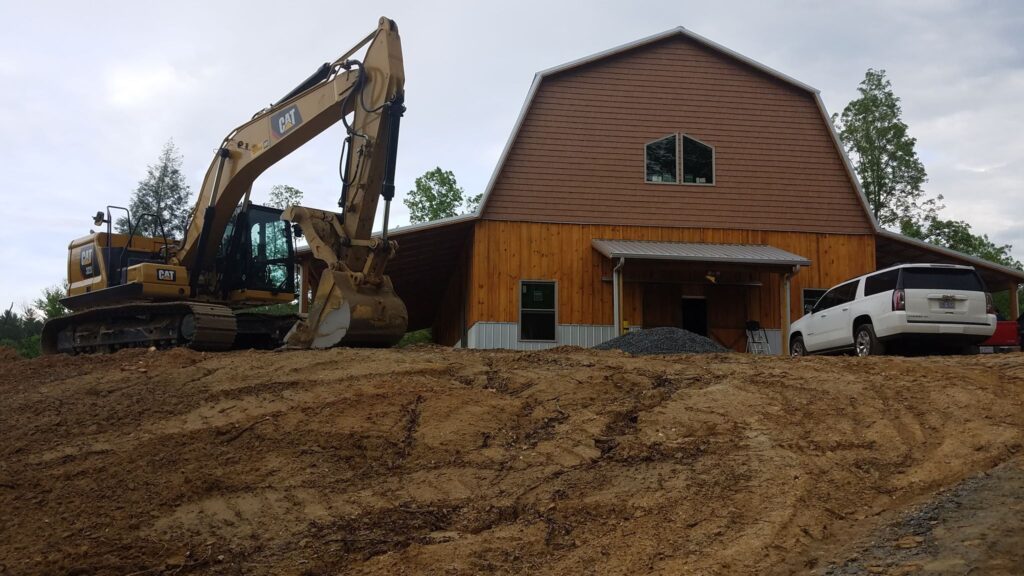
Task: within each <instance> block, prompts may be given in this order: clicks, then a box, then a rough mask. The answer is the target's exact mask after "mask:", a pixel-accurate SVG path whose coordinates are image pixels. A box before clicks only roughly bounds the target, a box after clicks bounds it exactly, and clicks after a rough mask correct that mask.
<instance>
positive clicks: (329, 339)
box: [285, 270, 409, 348]
mask: <svg viewBox="0 0 1024 576" xmlns="http://www.w3.org/2000/svg"><path fill="white" fill-rule="evenodd" d="M408 324H409V315H408V312H407V311H406V308H405V304H404V303H403V302H402V300H401V299H400V298H399V297H398V296H397V295H395V291H394V288H392V286H391V281H390V279H388V278H387V277H385V278H383V281H382V282H381V283H380V284H379V285H376V286H373V285H362V286H358V287H357V286H356V285H355V284H354V283H353V282H352V278H351V275H350V273H349V272H341V271H335V270H325V271H324V273H323V274H322V275H321V277H320V283H319V285H318V286H317V289H316V294H315V295H314V297H313V304H312V306H310V309H309V316H308V317H307V318H306V319H305V320H300V321H298V322H297V323H296V324H295V326H294V327H292V329H291V331H289V332H288V335H287V336H286V337H285V347H287V348H330V347H332V346H383V347H386V346H393V345H395V344H396V343H398V341H399V340H401V339H402V336H404V335H405V329H406V326H408Z"/></svg>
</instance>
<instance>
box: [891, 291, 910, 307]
mask: <svg viewBox="0 0 1024 576" xmlns="http://www.w3.org/2000/svg"><path fill="white" fill-rule="evenodd" d="M892 309H893V311H894V312H895V311H897V310H906V309H907V295H906V294H905V293H904V292H903V289H899V290H893V291H892Z"/></svg>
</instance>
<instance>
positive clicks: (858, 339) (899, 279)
mask: <svg viewBox="0 0 1024 576" xmlns="http://www.w3.org/2000/svg"><path fill="white" fill-rule="evenodd" d="M806 312H808V313H807V314H805V315H804V317H803V318H800V319H799V320H797V321H796V322H794V323H793V325H792V327H791V328H790V348H789V349H790V351H791V352H792V354H793V355H794V356H803V355H805V354H818V353H826V352H840V351H846V350H853V351H854V352H856V353H857V355H858V356H868V355H873V354H884V353H885V349H886V347H887V346H893V347H895V346H896V345H906V346H907V347H918V348H920V347H921V346H922V345H930V346H933V347H941V348H943V349H950V348H958V349H962V350H971V349H972V348H973V347H974V346H976V345H977V344H978V343H979V342H983V341H984V340H986V339H987V338H988V337H990V336H992V333H993V332H995V329H996V316H995V310H994V309H993V306H992V295H991V294H989V293H988V292H986V290H985V283H984V282H982V280H981V277H980V276H978V273H977V272H976V271H975V270H974V268H972V267H970V266H954V265H950V264H903V265H900V266H894V267H892V268H887V269H885V270H880V271H878V272H874V273H872V274H865V275H864V276H861V277H859V278H855V279H853V280H850V281H847V282H844V283H842V284H840V285H839V286H836V287H835V288H832V289H831V290H829V291H828V292H826V293H825V294H824V295H823V296H822V297H821V298H820V299H818V302H817V303H816V304H815V305H814V306H813V307H812V308H811V309H810V310H809V311H806Z"/></svg>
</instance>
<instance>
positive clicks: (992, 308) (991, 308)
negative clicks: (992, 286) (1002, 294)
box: [985, 292, 996, 314]
mask: <svg viewBox="0 0 1024 576" xmlns="http://www.w3.org/2000/svg"><path fill="white" fill-rule="evenodd" d="M995 313H996V304H995V302H993V301H992V293H991V292H985V314H995Z"/></svg>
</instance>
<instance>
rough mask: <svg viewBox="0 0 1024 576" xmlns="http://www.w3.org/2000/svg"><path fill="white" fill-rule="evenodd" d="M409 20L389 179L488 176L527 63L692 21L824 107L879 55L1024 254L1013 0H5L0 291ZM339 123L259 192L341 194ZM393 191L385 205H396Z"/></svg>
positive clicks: (1022, 108) (51, 275)
mask: <svg viewBox="0 0 1024 576" xmlns="http://www.w3.org/2000/svg"><path fill="white" fill-rule="evenodd" d="M381 15H387V16H389V17H390V18H392V19H394V20H395V21H396V22H397V23H398V26H399V30H400V32H401V35H402V43H403V50H404V55H405V69H406V77H407V79H406V104H407V106H408V113H407V114H406V117H405V119H404V120H403V122H402V136H401V146H400V150H399V163H398V174H397V182H396V184H397V186H398V189H399V190H400V191H403V193H404V191H406V190H409V189H411V188H412V184H413V180H414V179H415V178H416V176H418V175H420V174H422V173H423V172H425V171H426V170H429V169H431V168H433V167H434V166H441V167H443V168H445V169H449V170H453V171H454V172H455V175H456V177H457V178H458V181H459V183H460V184H461V185H462V186H463V187H464V188H465V190H466V191H467V192H468V193H470V194H477V193H479V192H482V191H483V188H484V186H486V183H487V180H488V178H489V177H490V175H491V172H492V170H493V169H494V164H495V162H496V161H497V159H498V156H499V154H500V153H501V150H502V148H503V147H504V144H505V141H506V139H507V138H508V135H509V132H510V131H511V129H512V125H513V123H514V122H515V119H516V116H517V115H518V113H519V109H520V107H521V106H522V102H523V99H524V98H525V96H526V92H527V90H528V88H529V86H530V82H531V81H532V78H533V74H534V73H535V72H537V71H539V70H542V69H545V68H548V67H551V66H555V65H558V64H561V63H564V62H567V61H569V60H573V59H576V58H579V57H582V56H586V55H589V54H592V53H594V52H598V51H601V50H605V49H607V48H610V47H613V46H617V45H620V44H623V43H626V42H630V41H633V40H636V39H638V38H642V37H645V36H649V35H651V34H655V33H657V32H661V31H664V30H666V29H669V28H673V27H675V26H685V27H686V28H689V29H690V30H693V31H694V32H697V33H698V34H701V35H703V36H705V37H707V38H710V39H711V40H714V41H716V42H718V43H720V44H723V45H725V46H728V47H730V48H732V49H733V50H736V51H737V52H740V53H741V54H744V55H746V56H749V57H751V58H753V59H755V60H758V61H760V62H762V63H764V64H767V65H768V66H771V67H773V68H775V69H777V70H779V71H781V72H784V73H785V74H788V75H790V76H793V77H794V78H797V79H798V80H801V81H803V82H805V83H807V84H810V85H812V86H814V87H816V88H818V89H819V90H821V93H822V97H823V98H824V100H825V104H826V106H827V107H828V109H829V111H830V112H836V111H840V110H841V109H842V108H843V106H845V105H846V103H847V102H848V101H849V100H850V99H852V98H853V97H854V96H855V95H856V87H857V84H858V83H859V82H860V80H861V79H862V78H863V76H864V71H865V70H866V69H867V68H868V67H874V68H884V69H886V70H887V71H888V75H889V78H890V79H891V81H892V84H893V87H894V89H895V92H896V94H897V95H898V96H899V97H900V98H901V99H902V105H903V112H904V120H905V121H906V122H907V124H909V126H910V132H911V135H912V136H914V137H915V138H917V150H918V153H919V154H920V156H921V158H922V160H923V161H924V163H925V166H926V168H927V170H928V175H929V182H928V183H927V184H926V191H927V192H928V193H929V194H931V195H937V194H942V195H944V196H945V198H946V200H945V204H946V206H947V208H946V210H945V212H944V216H945V217H947V218H959V219H964V220H967V221H968V222H969V223H971V224H972V225H973V226H974V229H975V231H976V232H984V233H987V234H988V235H989V236H990V237H991V238H992V239H993V240H995V241H996V242H999V243H1012V244H1014V246H1015V249H1014V254H1015V256H1016V257H1017V258H1018V259H1022V260H1024V136H1022V135H1024V3H1021V2H1014V1H1006V2H966V1H965V2H941V1H920V2H896V1H892V0H889V1H876V2H858V1H852V0H851V1H846V2H822V1H820V0H811V1H800V2H768V1H763V0H761V1H751V2H728V1H722V0H719V1H717V2H707V1H701V2H689V1H682V0H670V1H663V2H641V1H637V0H634V1H630V2H625V1H622V0H619V1H614V2H613V1H605V2H591V3H583V2H579V3H576V2H573V3H568V2H567V3H560V2H554V1H551V0H547V1H544V2H534V1H525V0H520V1H516V2H501V3H490V2H469V1H466V2H446V3H440V2H439V3H430V2H424V1H410V2H397V1H395V2H362V3H360V2H351V1H348V2H342V1H337V0H333V1H324V2H299V1H294V2H263V1H252V0H249V1H246V2H232V1H220V2H209V1H201V2H186V1H181V0H176V1H174V2H127V1H125V2H102V1H98V0H93V1H91V2H70V1H69V2H46V1H35V2H16V1H15V0H0V19H2V20H0V21H3V22H4V24H5V25H4V34H3V35H0V110H2V120H0V136H2V138H0V176H2V177H3V182H2V186H3V187H2V192H0V195H2V196H0V197H2V198H3V210H4V213H6V214H7V218H6V219H5V222H4V225H3V226H2V227H0V264H2V267H0V270H2V273H0V303H2V304H3V307H4V308H6V307H7V306H9V305H10V303H11V302H14V303H15V307H16V308H18V307H19V306H20V305H21V304H23V303H25V302H28V301H30V300H31V299H32V298H34V297H35V296H36V295H38V293H39V292H40V290H41V289H42V288H43V287H44V286H47V285H52V284H56V283H59V282H60V281H61V280H62V278H63V277H64V276H65V274H66V259H67V244H68V242H69V241H70V240H72V239H73V238H76V237H79V236H82V235H84V234H86V233H88V231H89V229H90V227H91V226H92V221H91V220H92V214H94V213H95V212H96V211H97V210H100V209H102V208H103V207H104V206H105V205H107V204H122V205H126V204H127V203H128V200H129V196H130V194H131V192H132V191H133V190H134V188H135V186H136V185H137V183H138V181H139V180H140V179H141V178H142V177H143V176H144V175H145V170H146V166H147V164H151V163H153V162H155V160H156V159H157V156H158V155H159V153H160V150H161V147H162V146H163V145H164V143H165V142H166V141H167V140H168V139H169V138H173V139H174V141H175V143H176V144H177V146H178V147H179V149H180V151H181V153H182V154H183V156H184V164H185V166H184V168H185V173H186V177H187V178H188V182H189V184H190V185H191V187H192V190H193V192H195V191H196V190H198V188H199V186H200V185H201V181H202V176H203V174H204V172H205V171H206V168H207V166H208V164H209V162H210V161H211V159H212V155H213V152H214V150H215V149H216V148H217V146H218V145H219V144H220V142H221V140H222V139H223V137H224V136H225V135H226V134H227V133H228V132H229V131H230V130H231V129H232V128H233V127H234V126H236V125H238V124H240V123H242V122H244V121H245V120H246V119H248V118H249V117H250V116H251V115H252V114H253V113H254V112H255V111H257V110H259V109H260V108H262V107H263V106H265V105H266V104H268V103H269V102H271V101H274V100H276V99H278V98H279V97H280V96H282V95H284V94H285V93H286V92H288V90H290V89H291V88H292V87H293V86H294V85H295V84H297V83H298V82H299V81H301V80H302V79H304V78H305V77H306V76H307V75H308V74H310V73H311V72H313V70H314V69H315V68H316V67H317V66H318V65H319V64H320V63H322V62H325V61H329V60H333V59H335V58H336V57H338V56H339V55H340V54H341V53H343V52H344V51H345V50H347V49H348V48H350V47H351V46H352V45H354V44H355V43H356V42H357V41H358V40H359V39H361V38H362V37H363V36H364V35H366V34H367V33H369V32H370V31H372V30H373V29H374V28H375V27H376V24H377V19H378V17H380V16H381ZM342 138H343V133H342V131H341V130H340V128H339V127H337V126H336V127H334V128H332V129H331V130H329V131H328V132H326V133H325V134H323V135H321V136H320V137H319V138H318V139H317V140H315V141H313V142H312V143H310V144H309V145H307V146H306V147H305V148H303V149H301V150H299V151H298V152H296V153H295V154H293V155H292V156H290V157H288V158H286V159H285V160H283V161H282V162H280V163H279V164H278V165H276V166H274V167H273V168H272V169H271V170H269V171H268V172H266V173H265V174H264V175H263V176H262V177H261V178H260V180H259V181H258V182H257V184H256V186H255V188H254V199H255V200H257V201H259V200H262V199H265V197H266V192H267V191H268V190H269V188H270V187H271V186H272V185H274V184H290V185H292V186H296V187H298V188H300V189H301V190H303V191H304V192H305V195H306V199H305V202H304V204H306V205H308V206H315V207H322V208H330V207H333V206H335V205H336V201H337V197H338V193H339V188H340V185H339V183H338V177H337V163H338V154H339V151H340V142H341V140H342ZM402 197H403V195H402V193H400V195H399V197H398V198H397V199H396V202H395V203H394V206H393V216H392V218H393V220H396V221H397V222H399V223H406V222H407V221H408V214H407V211H406V210H405V207H404V206H403V205H402V203H401V201H400V200H401V198H402Z"/></svg>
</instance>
